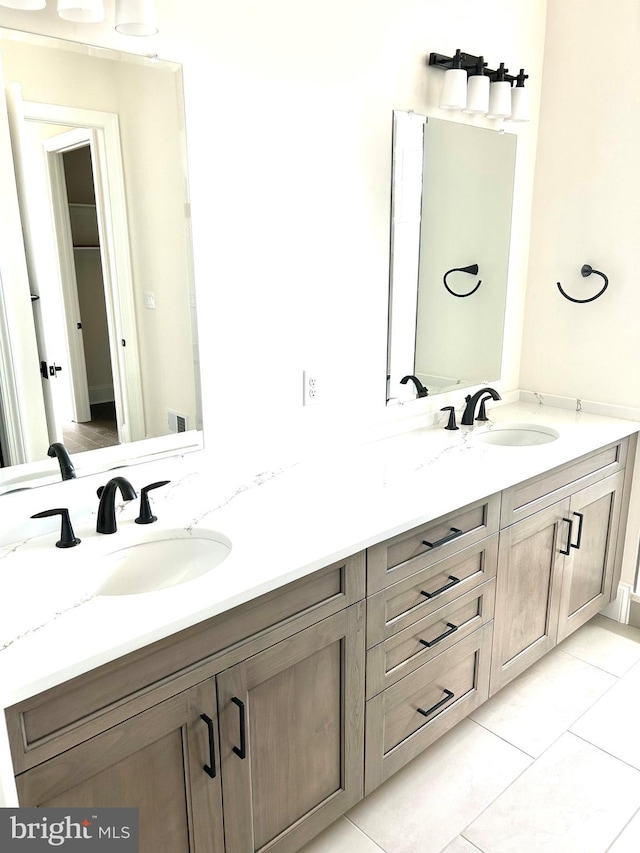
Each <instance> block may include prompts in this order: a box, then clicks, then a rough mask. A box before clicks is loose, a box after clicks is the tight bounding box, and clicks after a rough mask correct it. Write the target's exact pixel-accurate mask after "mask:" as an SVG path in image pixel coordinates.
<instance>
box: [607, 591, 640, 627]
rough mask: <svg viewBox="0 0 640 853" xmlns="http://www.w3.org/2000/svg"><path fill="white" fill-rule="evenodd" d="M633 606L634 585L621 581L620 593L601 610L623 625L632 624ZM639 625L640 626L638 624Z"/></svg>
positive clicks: (639, 615)
mask: <svg viewBox="0 0 640 853" xmlns="http://www.w3.org/2000/svg"><path fill="white" fill-rule="evenodd" d="M632 607H633V601H632V586H631V584H628V583H621V584H620V585H619V586H618V595H617V596H616V598H614V599H613V601H611V602H610V603H609V604H607V606H606V607H605V608H604V609H603V610H601V611H600V613H601V614H602V615H603V616H607V617H608V618H609V619H614V620H615V621H616V622H621V623H622V624H623V625H631V624H632V623H631V622H630V618H631V610H632ZM638 619H639V620H640V599H638ZM637 627H640V624H638V626H637Z"/></svg>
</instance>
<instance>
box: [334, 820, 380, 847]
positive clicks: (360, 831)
mask: <svg viewBox="0 0 640 853" xmlns="http://www.w3.org/2000/svg"><path fill="white" fill-rule="evenodd" d="M342 817H343V818H344V819H345V820H348V821H349V823H350V824H351V826H353V827H354V829H357V830H358V832H359V833H360V834H361V835H364V837H365V838H366V839H368V840H369V841H370V842H371V843H372V844H375V846H376V847H377V848H378V850H381V851H382V853H387V851H386V850H385V849H384V847H381V846H380V845H379V844H378V842H377V841H375V840H374V839H373V838H372V837H371V836H370V835H367V833H366V832H365V831H364V829H361V828H360V827H359V826H358V824H357V823H354V822H353V821H352V820H351V818H350V817H347V815H346V814H345V815H342Z"/></svg>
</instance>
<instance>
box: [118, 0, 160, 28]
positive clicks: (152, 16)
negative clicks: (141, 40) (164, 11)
mask: <svg viewBox="0 0 640 853" xmlns="http://www.w3.org/2000/svg"><path fill="white" fill-rule="evenodd" d="M116 30H117V31H118V32H119V33H123V34H124V35H127V36H154V35H155V34H156V33H157V32H158V23H157V18H156V7H155V3H154V0H116Z"/></svg>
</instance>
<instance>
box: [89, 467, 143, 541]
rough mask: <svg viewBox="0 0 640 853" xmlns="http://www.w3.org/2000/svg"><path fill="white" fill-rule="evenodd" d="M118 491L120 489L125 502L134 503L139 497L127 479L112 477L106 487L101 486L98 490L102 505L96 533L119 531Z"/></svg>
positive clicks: (99, 509)
mask: <svg viewBox="0 0 640 853" xmlns="http://www.w3.org/2000/svg"><path fill="white" fill-rule="evenodd" d="M117 489H120V493H121V495H122V497H123V498H124V500H125V501H132V500H133V499H134V498H136V497H137V494H136V490H135V489H134V488H133V486H132V485H131V483H130V482H129V481H128V480H127V479H126V477H112V478H111V479H110V480H109V482H108V483H107V485H106V486H100V488H99V489H98V497H99V498H100V504H99V506H98V522H97V524H96V531H97V532H98V533H115V532H116V530H117V526H116V490H117Z"/></svg>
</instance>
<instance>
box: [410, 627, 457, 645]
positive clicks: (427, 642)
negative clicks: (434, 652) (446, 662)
mask: <svg viewBox="0 0 640 853" xmlns="http://www.w3.org/2000/svg"><path fill="white" fill-rule="evenodd" d="M447 627H448V628H449V630H448V631H445V632H444V634H440V636H439V637H436V638H435V640H420V642H421V643H422V645H423V646H426V647H427V648H428V649H430V648H431V647H432V646H435V645H437V643H439V642H440V641H441V640H444V639H445V637H450V636H451V635H452V634H453V633H454V632H455V631H457V630H458V626H457V625H454V624H453V622H447ZM418 639H420V638H418Z"/></svg>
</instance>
